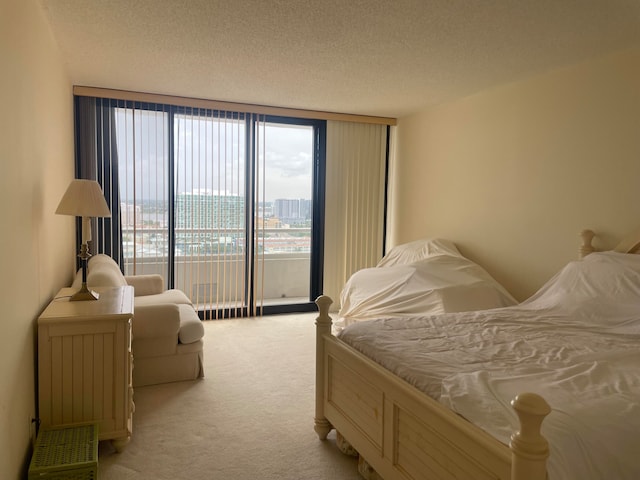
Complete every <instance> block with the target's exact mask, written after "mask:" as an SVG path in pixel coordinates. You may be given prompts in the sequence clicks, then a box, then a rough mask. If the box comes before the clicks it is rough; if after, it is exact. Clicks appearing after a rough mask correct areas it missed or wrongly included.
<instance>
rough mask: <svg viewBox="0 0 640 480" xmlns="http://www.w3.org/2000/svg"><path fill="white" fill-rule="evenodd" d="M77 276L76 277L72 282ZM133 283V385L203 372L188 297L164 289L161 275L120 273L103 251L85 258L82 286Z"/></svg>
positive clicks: (198, 330)
mask: <svg viewBox="0 0 640 480" xmlns="http://www.w3.org/2000/svg"><path fill="white" fill-rule="evenodd" d="M78 282H80V283H81V282H82V279H81V277H80V276H76V280H75V281H74V286H75V285H76V284H78V287H79V286H80V283H78ZM123 285H131V286H133V287H134V295H135V296H134V318H133V321H132V341H131V349H132V352H133V366H134V367H133V386H134V387H139V386H143V385H153V384H157V383H166V382H175V381H180V380H193V379H196V378H200V377H203V376H204V370H203V353H202V350H203V345H204V343H203V337H204V327H203V325H202V321H201V320H200V318H199V317H198V314H197V313H196V311H195V309H194V307H193V305H192V304H191V301H190V300H189V298H188V297H187V296H186V295H185V294H184V292H182V291H181V290H178V289H170V290H165V288H164V280H163V278H162V276H161V275H156V274H151V275H133V276H125V275H123V274H122V272H121V271H120V267H119V266H118V265H117V264H116V262H115V261H114V260H113V259H112V258H111V257H109V256H108V255H103V254H98V255H95V256H93V257H91V259H90V260H89V263H88V267H87V286H88V287H89V288H94V287H109V286H111V287H118V286H123Z"/></svg>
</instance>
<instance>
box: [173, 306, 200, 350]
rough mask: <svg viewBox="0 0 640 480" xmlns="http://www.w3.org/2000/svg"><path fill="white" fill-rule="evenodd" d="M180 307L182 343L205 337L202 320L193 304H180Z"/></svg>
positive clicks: (179, 335) (180, 335) (180, 338)
mask: <svg viewBox="0 0 640 480" xmlns="http://www.w3.org/2000/svg"><path fill="white" fill-rule="evenodd" d="M178 307H179V308H180V333H178V339H179V340H180V343H193V342H197V341H198V340H200V339H201V338H202V337H204V326H203V325H202V320H200V318H199V317H198V314H197V313H196V311H195V310H194V309H193V307H192V306H191V305H178Z"/></svg>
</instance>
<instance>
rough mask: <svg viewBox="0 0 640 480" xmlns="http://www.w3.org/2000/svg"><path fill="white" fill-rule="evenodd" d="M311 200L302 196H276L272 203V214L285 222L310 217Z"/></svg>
mask: <svg viewBox="0 0 640 480" xmlns="http://www.w3.org/2000/svg"><path fill="white" fill-rule="evenodd" d="M311 205H312V203H311V200H307V199H304V198H300V199H297V198H294V199H290V198H277V199H276V200H275V202H274V204H273V216H274V217H278V218H280V219H281V220H282V221H283V222H285V223H296V222H300V221H303V220H310V219H311Z"/></svg>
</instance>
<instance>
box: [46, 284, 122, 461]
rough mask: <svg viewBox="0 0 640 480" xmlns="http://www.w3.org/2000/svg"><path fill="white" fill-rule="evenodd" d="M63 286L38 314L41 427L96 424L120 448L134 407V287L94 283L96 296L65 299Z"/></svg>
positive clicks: (102, 435) (67, 294) (67, 292)
mask: <svg viewBox="0 0 640 480" xmlns="http://www.w3.org/2000/svg"><path fill="white" fill-rule="evenodd" d="M75 290H76V289H73V288H63V289H62V290H60V292H58V294H57V295H56V296H55V298H54V299H53V300H52V301H51V303H50V304H49V305H48V306H47V308H46V309H45V310H44V312H43V313H42V315H40V317H39V318H38V406H39V414H38V415H39V418H40V421H41V426H42V427H51V426H59V425H74V424H78V423H85V422H97V423H98V432H99V434H98V438H99V439H100V440H107V439H110V440H112V441H113V445H114V446H115V448H116V449H117V450H118V451H120V450H122V448H124V446H125V445H126V444H127V443H128V442H129V439H130V437H131V432H132V416H133V410H134V404H133V387H132V381H131V378H132V376H131V370H132V366H133V359H132V354H131V320H132V318H133V287H130V286H126V287H118V288H102V289H101V288H96V289H95V291H96V292H98V293H99V294H100V298H99V299H98V300H95V301H93V300H86V301H75V302H71V301H69V297H70V296H71V295H72V294H73V293H75Z"/></svg>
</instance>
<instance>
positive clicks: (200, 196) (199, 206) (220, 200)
mask: <svg viewBox="0 0 640 480" xmlns="http://www.w3.org/2000/svg"><path fill="white" fill-rule="evenodd" d="M244 204H245V199H244V197H241V196H238V195H219V194H217V193H212V192H210V191H194V192H191V193H179V194H178V195H177V196H176V228H178V229H203V230H211V229H228V228H244V223H245V218H244V211H245V210H244Z"/></svg>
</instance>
